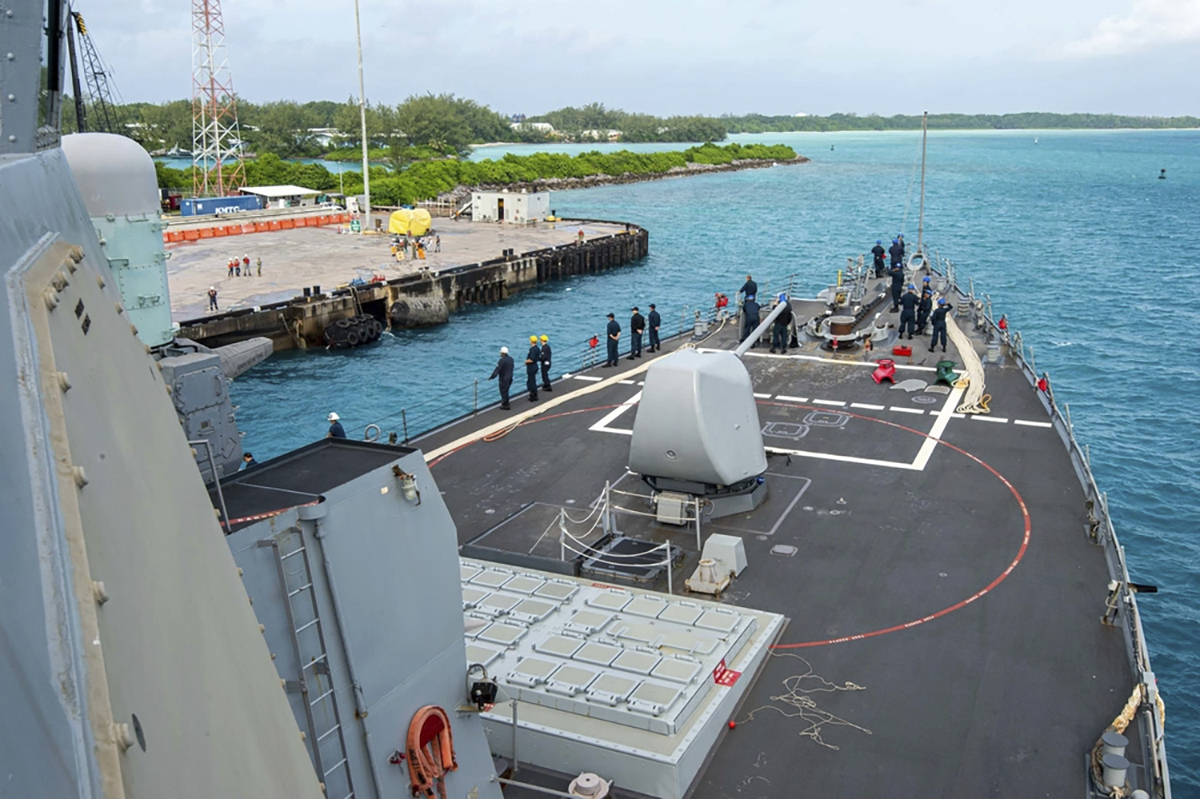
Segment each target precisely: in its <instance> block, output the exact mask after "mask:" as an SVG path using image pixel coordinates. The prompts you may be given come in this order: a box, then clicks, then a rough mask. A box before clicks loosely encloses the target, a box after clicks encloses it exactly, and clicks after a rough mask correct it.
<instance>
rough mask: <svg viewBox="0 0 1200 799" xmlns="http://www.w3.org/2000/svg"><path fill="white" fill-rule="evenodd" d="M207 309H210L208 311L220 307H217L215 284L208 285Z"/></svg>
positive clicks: (216, 309) (217, 309)
mask: <svg viewBox="0 0 1200 799" xmlns="http://www.w3.org/2000/svg"><path fill="white" fill-rule="evenodd" d="M208 310H210V311H219V310H221V309H220V308H218V307H217V287H216V286H209V287H208Z"/></svg>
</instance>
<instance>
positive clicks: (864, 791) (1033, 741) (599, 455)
mask: <svg viewBox="0 0 1200 799" xmlns="http://www.w3.org/2000/svg"><path fill="white" fill-rule="evenodd" d="M793 306H794V309H795V311H796V314H797V317H798V318H799V319H801V320H805V319H807V318H809V317H810V316H812V315H813V314H815V313H817V312H819V310H820V308H821V305H820V303H817V302H815V301H794V302H793ZM883 307H884V311H885V312H884V318H885V319H888V320H889V321H892V322H893V323H894V322H895V321H896V319H897V317H896V315H892V314H888V313H887V312H886V306H883ZM960 326H961V327H962V328H963V329H964V330H968V329H969V325H968V324H965V323H960ZM732 328H733V325H726V326H724V327H723V328H721V329H719V330H717V331H716V332H715V333H714V334H712V335H711V336H710V337H709V338H707V339H705V340H703V341H701V342H699V343H698V344H697V346H699V347H702V348H714V349H733V348H735V347H736V346H737V337H736V334H735V332H734V330H733V329H732ZM685 343H686V342H681V341H677V342H674V343H671V344H668V346H666V347H665V348H664V349H663V350H662V352H660V353H658V354H657V355H656V356H646V357H645V358H643V359H641V360H638V361H634V362H630V361H628V360H622V361H621V365H620V367H619V368H618V369H615V370H614V369H599V368H597V369H593V370H590V371H588V372H584V373H581V374H577V375H571V376H568V377H565V378H564V379H562V380H560V381H558V382H557V383H556V385H555V389H554V393H553V394H546V393H543V394H542V395H541V396H542V402H541V403H540V404H541V405H546V404H547V402H549V401H553V402H554V403H555V407H552V408H549V409H548V410H546V411H545V412H544V413H542V414H540V415H538V416H535V417H533V418H530V419H528V420H526V421H524V422H523V423H521V424H520V425H519V426H516V427H515V428H513V429H511V430H509V431H508V432H507V433H506V434H504V435H502V436H500V437H498V438H497V437H494V436H489V438H494V440H491V441H484V440H482V439H477V440H474V441H470V443H466V442H464V438H471V437H472V436H473V434H475V433H476V432H478V431H483V430H486V429H488V428H490V427H491V426H493V425H496V424H497V423H499V422H501V421H502V420H504V419H506V418H511V415H512V414H515V413H519V412H521V411H524V410H526V409H527V408H529V407H532V406H533V404H532V403H528V402H527V400H525V399H524V398H520V399H514V400H513V407H514V411H513V412H511V413H506V412H503V411H500V410H499V409H492V410H488V411H485V412H483V413H480V414H478V415H477V416H475V417H472V418H470V419H468V420H464V421H460V422H458V423H455V424H452V425H449V426H447V427H445V428H442V429H440V430H436V431H434V432H432V433H431V434H429V435H427V436H425V437H423V438H422V439H419V440H418V441H416V442H414V445H415V446H419V447H420V448H421V449H423V450H424V451H425V452H426V454H427V457H429V460H430V465H431V468H432V470H433V474H434V476H435V477H436V479H437V481H438V486H439V488H440V489H441V491H442V492H443V494H444V497H445V501H446V503H447V505H448V507H449V509H450V512H451V515H452V516H453V518H454V521H455V522H456V524H457V526H458V535H459V543H460V544H461V545H471V547H470V548H472V550H473V556H475V557H478V552H479V551H480V548H486V549H490V550H492V551H494V552H495V553H497V554H498V555H499V556H500V557H499V558H498V559H506V558H507V559H511V560H510V562H525V561H527V560H529V559H535V560H536V559H542V561H543V562H544V563H548V562H551V561H553V560H555V559H557V558H558V557H559V543H558V539H557V534H556V532H555V530H556V529H557V527H556V519H557V518H558V514H559V512H560V509H566V510H567V511H568V512H569V513H572V514H573V515H583V513H584V512H585V511H586V509H587V507H588V506H589V505H591V504H592V503H594V502H596V501H597V499H598V497H600V496H601V494H602V493H603V491H604V489H605V485H606V483H607V484H609V485H611V486H613V487H614V488H615V489H616V491H620V492H626V493H620V494H616V493H614V504H615V505H619V506H624V507H627V508H630V509H634V510H640V511H643V512H645V511H647V510H648V509H649V506H648V503H647V501H646V500H645V499H643V498H640V497H639V496H637V495H639V494H640V495H644V496H648V495H649V490H648V489H647V488H646V487H645V486H644V485H643V484H642V483H641V481H640V480H639V479H638V478H637V477H636V476H634V475H631V474H630V473H628V471H627V469H626V464H627V462H628V453H629V442H630V435H631V431H632V426H633V420H634V418H635V416H636V413H637V405H636V400H637V397H638V396H639V393H640V391H641V386H640V385H639V383H640V381H641V380H642V379H643V375H642V371H643V369H644V367H645V366H646V364H647V363H648V362H649V361H650V360H651V359H652V358H653V357H664V356H668V355H669V354H670V352H671V351H672V349H673V348H675V347H679V346H683V345H684V344H685ZM817 344H818V342H816V341H813V340H811V339H810V340H808V341H807V343H803V344H802V346H801V347H800V348H798V349H790V350H788V351H787V353H786V354H785V355H774V356H773V355H770V354H769V353H768V352H767V351H766V349H765V344H764V345H762V346H761V347H760V348H759V349H755V350H751V351H750V353H748V355H747V357H746V358H745V359H744V362H745V364H746V366H747V368H748V369H749V372H750V374H751V377H752V380H753V383H754V390H755V393H756V397H757V398H758V410H759V414H760V420H761V421H762V423H763V425H764V433H765V435H764V441H765V443H766V445H767V446H768V448H769V450H771V451H773V454H771V455H770V456H769V458H768V462H769V466H768V472H767V480H768V486H769V490H768V495H767V498H766V500H765V501H764V502H763V503H762V504H761V505H760V506H759V507H758V508H757V509H755V510H754V511H753V512H752V513H747V514H742V515H739V516H733V517H727V518H724V519H717V520H714V521H710V522H706V523H705V524H704V526H703V532H704V535H705V536H707V535H708V534H709V533H715V532H721V533H727V534H733V535H738V536H741V538H742V539H743V541H744V544H745V550H746V555H747V559H748V562H749V565H748V567H747V568H746V570H745V571H744V572H743V573H742V574H741V575H740V576H739V577H737V578H736V579H735V580H734V581H733V583H732V585H731V586H730V587H729V589H728V590H727V591H725V593H724V594H723V595H722V597H721V601H723V602H727V603H731V604H735V605H739V606H744V607H748V608H754V609H759V610H765V611H771V612H775V613H781V614H784V615H785V616H787V617H788V619H789V623H788V625H787V627H786V628H785V629H784V631H783V633H782V634H781V635H780V637H779V639H778V640H777V642H776V645H775V648H774V649H773V652H772V657H770V658H769V659H768V661H767V663H766V665H765V666H764V668H763V669H762V671H761V673H760V674H759V675H758V676H757V679H756V682H755V684H754V686H753V688H752V690H751V691H750V692H749V694H748V698H747V699H746V701H745V703H744V705H743V707H742V708H741V709H740V710H739V712H738V713H737V714H736V716H735V720H736V721H737V722H738V723H737V726H736V728H734V729H727V730H725V731H724V733H723V734H722V737H721V738H720V739H719V741H718V744H717V746H716V749H715V751H714V752H713V753H712V754H711V756H710V761H709V764H708V767H707V769H706V771H704V772H703V773H702V774H701V776H700V777H699V778H698V779H697V781H696V782H695V784H694V785H693V786H692V795H694V796H697V797H733V796H738V797H794V796H852V797H862V798H865V797H884V796H887V797H892V796H918V795H919V796H930V797H965V796H971V797H982V796H1018V795H1019V796H1052V797H1057V796H1085V795H1087V781H1086V772H1085V758H1086V753H1087V752H1088V751H1089V750H1090V748H1091V746H1092V744H1093V743H1094V742H1095V741H1096V739H1097V737H1098V736H1099V735H1100V733H1101V732H1103V730H1104V728H1105V727H1106V725H1108V724H1109V723H1110V722H1111V720H1112V719H1113V717H1114V716H1116V714H1117V713H1118V712H1119V711H1120V710H1121V708H1122V706H1123V705H1124V703H1125V701H1126V698H1127V697H1128V695H1129V692H1130V689H1131V687H1132V685H1133V683H1134V678H1133V675H1132V673H1131V667H1130V665H1129V661H1128V658H1127V654H1126V648H1125V643H1124V639H1123V637H1122V632H1121V630H1120V629H1111V628H1106V627H1104V626H1102V625H1101V623H1100V618H1101V616H1102V615H1103V613H1104V601H1105V597H1106V586H1107V584H1108V582H1109V579H1110V576H1109V570H1108V567H1107V565H1106V561H1105V556H1104V552H1103V550H1102V549H1101V548H1099V547H1097V546H1095V545H1093V544H1091V543H1090V542H1089V540H1088V537H1087V535H1086V534H1085V524H1086V518H1087V517H1086V510H1085V495H1084V492H1083V489H1082V488H1081V486H1080V484H1079V481H1078V479H1077V477H1076V474H1075V471H1074V468H1073V466H1072V463H1071V460H1070V457H1069V455H1068V451H1067V449H1066V448H1065V447H1064V443H1063V440H1062V438H1061V437H1060V433H1059V431H1058V430H1057V429H1056V428H1055V427H1054V426H1053V425H1051V423H1050V418H1049V416H1048V411H1047V405H1046V404H1045V402H1044V400H1043V398H1042V397H1040V396H1039V393H1038V391H1037V389H1036V387H1035V386H1033V385H1031V381H1030V380H1029V379H1028V377H1027V376H1026V374H1025V373H1024V372H1023V371H1022V370H1021V369H1020V368H1018V367H1017V366H1016V365H1014V363H1013V362H1012V361H1011V360H1006V359H1001V360H1000V362H998V363H988V364H987V365H986V367H985V374H986V383H987V392H988V393H989V394H991V396H992V400H991V411H992V412H991V414H989V415H988V416H986V417H970V416H962V415H960V414H957V413H956V412H955V407H954V406H955V404H956V403H955V400H956V395H953V394H952V395H950V396H947V395H944V394H936V393H926V392H924V391H918V392H914V393H908V392H906V391H903V390H896V389H892V388H890V387H889V386H888V385H887V384H884V385H882V386H880V385H876V384H875V383H874V381H873V380H872V379H871V376H870V375H871V371H872V365H869V362H870V361H872V360H874V359H876V358H879V357H891V356H888V355H886V353H887V352H890V350H891V344H892V342H890V341H889V342H887V343H886V346H885V347H884V346H878V345H877V348H876V350H875V351H874V352H873V353H861V352H860V353H857V354H853V353H852V354H845V353H843V354H839V355H836V356H834V355H832V354H830V353H828V352H825V351H823V350H821V349H820V348H819V347H818V346H817ZM913 344H914V345H915V346H914V351H913V355H912V357H911V358H907V357H897V358H896V361H897V365H898V367H899V371H898V372H897V379H900V380H903V379H910V378H916V379H919V380H923V381H926V382H928V383H932V382H933V370H934V366H935V364H936V362H937V361H939V360H942V359H950V360H955V361H957V362H958V363H959V364H961V363H962V359H961V358H960V357H959V355H958V353H957V352H956V351H955V348H954V346H953V344H951V345H950V347H949V350H950V351H949V352H948V353H947V354H945V355H943V354H942V353H941V352H940V351H938V352H936V353H934V352H929V349H928V339H927V338H926V339H924V340H916V341H914V342H913ZM973 344H974V345H975V347H976V349H977V351H978V352H979V353H980V354H982V353H983V352H984V351H985V348H984V345H983V342H982V340H981V339H980V338H979V337H978V336H977V335H976V336H974V338H973ZM614 378H615V379H614ZM618 519H619V526H620V529H621V530H622V532H624V533H625V534H627V535H631V536H635V537H638V538H643V539H649V540H653V541H658V542H661V541H665V540H670V541H671V542H672V543H674V544H676V545H677V546H679V547H680V548H681V549H682V550H683V551H684V555H685V558H684V561H683V563H682V564H681V565H680V566H679V567H678V568H677V569H676V570H675V572H674V574H673V582H674V587H675V590H676V592H679V591H680V590H681V587H682V584H683V580H684V578H685V577H687V576H690V575H691V573H692V570H693V569H694V568H695V565H696V562H697V560H698V552H697V546H696V536H695V531H694V529H693V528H690V527H684V528H679V527H673V526H669V525H662V524H658V523H657V522H655V521H653V520H652V519H649V518H647V517H644V516H638V515H633V514H618ZM551 528H553V529H551ZM643 587H646V586H645V585H643ZM652 587H655V588H657V589H658V590H663V591H665V590H666V589H667V582H666V579H665V577H663V576H661V575H660V576H659V577H658V578H657V581H656V582H655V583H654V584H653V586H652ZM797 677H798V678H799V679H798V680H797V679H793V678H797ZM793 687H795V688H797V689H798V690H796V691H792V690H791V688H793ZM805 697H806V698H807V699H805ZM1135 727H1136V725H1134V726H1131V727H1130V729H1129V730H1128V731H1127V733H1126V734H1127V735H1129V736H1130V737H1131V739H1133V741H1132V742H1131V746H1130V748H1129V756H1130V759H1131V760H1136V759H1137V756H1136V754H1135V753H1136V752H1137V751H1139V746H1138V744H1137V742H1136V735H1137V733H1136V730H1135ZM1132 773H1133V772H1131V774H1132ZM617 787H619V786H617ZM512 795H516V794H512Z"/></svg>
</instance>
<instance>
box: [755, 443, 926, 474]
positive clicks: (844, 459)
mask: <svg viewBox="0 0 1200 799" xmlns="http://www.w3.org/2000/svg"><path fill="white" fill-rule="evenodd" d="M765 449H766V450H767V452H769V453H771V454H773V455H796V456H798V457H801V458H817V459H818V460H826V461H839V462H841V463H858V464H861V465H863V466H884V467H886V468H888V469H905V470H910V471H911V470H913V469H914V468H915V467H914V466H913V465H912V464H911V463H899V462H897V461H877V460H874V459H872V458H855V457H853V456H851V455H831V454H829V453H826V452H807V451H805V450H802V449H780V448H779V447H766V448H765Z"/></svg>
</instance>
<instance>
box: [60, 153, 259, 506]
mask: <svg viewBox="0 0 1200 799" xmlns="http://www.w3.org/2000/svg"><path fill="white" fill-rule="evenodd" d="M62 149H63V153H64V154H65V155H66V157H67V162H68V163H69V164H70V167H71V173H72V174H73V175H74V177H75V182H76V184H78V186H79V191H80V193H81V194H82V195H83V200H84V204H85V205H86V206H87V212H88V216H90V217H91V220H92V224H93V226H94V227H95V229H96V235H97V236H98V238H99V240H100V246H101V247H102V248H103V251H104V255H105V257H106V259H107V261H108V266H109V269H110V270H111V271H112V276H113V279H114V280H115V281H116V285H117V288H118V290H119V291H120V292H121V304H122V306H123V307H124V310H125V313H126V314H127V315H128V317H129V319H130V321H131V322H132V323H133V325H134V327H135V328H136V330H137V335H138V337H139V338H141V340H142V342H143V343H145V345H146V346H147V347H149V348H150V349H151V351H152V354H153V355H154V357H155V359H156V360H157V361H158V364H159V367H160V369H161V370H162V374H163V379H164V380H165V381H166V383H167V385H169V386H170V387H171V397H172V399H173V401H174V403H175V411H176V413H177V414H178V415H179V422H180V424H181V425H183V429H184V434H185V435H186V436H187V438H188V440H189V441H192V442H206V443H205V445H204V446H199V445H197V446H196V449H197V452H196V461H197V465H198V466H199V468H200V472H201V474H202V475H203V476H204V480H205V482H212V481H213V480H214V479H219V478H221V477H224V476H226V475H229V474H232V473H233V472H236V471H237V470H238V467H240V466H241V463H242V437H241V433H240V432H239V431H238V429H237V421H236V418H235V411H236V408H235V407H234V405H233V401H232V400H231V399H230V396H229V383H230V381H232V380H233V378H235V377H237V376H238V375H240V374H242V373H243V372H245V371H246V370H247V369H249V368H251V367H252V366H254V365H256V364H258V363H260V362H262V361H263V360H265V359H266V358H267V356H269V355H270V354H271V350H272V344H271V340H270V339H268V338H254V339H249V340H247V341H241V342H238V343H236V344H230V345H227V346H224V347H218V348H216V349H209V348H208V347H204V346H202V345H200V344H197V343H195V342H193V341H189V340H187V339H177V338H175V325H174V324H173V323H172V321H171V301H170V291H169V289H168V286H167V253H166V252H165V250H164V248H163V239H162V230H163V228H164V227H165V225H164V223H163V221H162V219H161V217H160V215H159V211H160V207H159V198H158V179H157V177H156V175H155V171H154V161H153V159H151V158H150V155H149V154H148V153H147V152H146V151H145V150H144V149H143V148H142V146H141V145H139V144H138V143H137V142H135V141H133V140H132V139H128V138H126V137H124V136H116V135H112V134H108V133H80V134H75V135H71V136H64V137H63V138H62Z"/></svg>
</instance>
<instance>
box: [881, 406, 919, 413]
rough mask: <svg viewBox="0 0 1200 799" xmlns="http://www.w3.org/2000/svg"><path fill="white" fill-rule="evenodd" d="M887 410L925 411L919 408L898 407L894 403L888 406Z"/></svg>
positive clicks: (904, 411)
mask: <svg viewBox="0 0 1200 799" xmlns="http://www.w3.org/2000/svg"><path fill="white" fill-rule="evenodd" d="M888 410H889V411H896V412H897V413H925V411H923V410H921V409H920V408H899V407H897V406H895V405H892V406H891V407H889V408H888Z"/></svg>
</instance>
